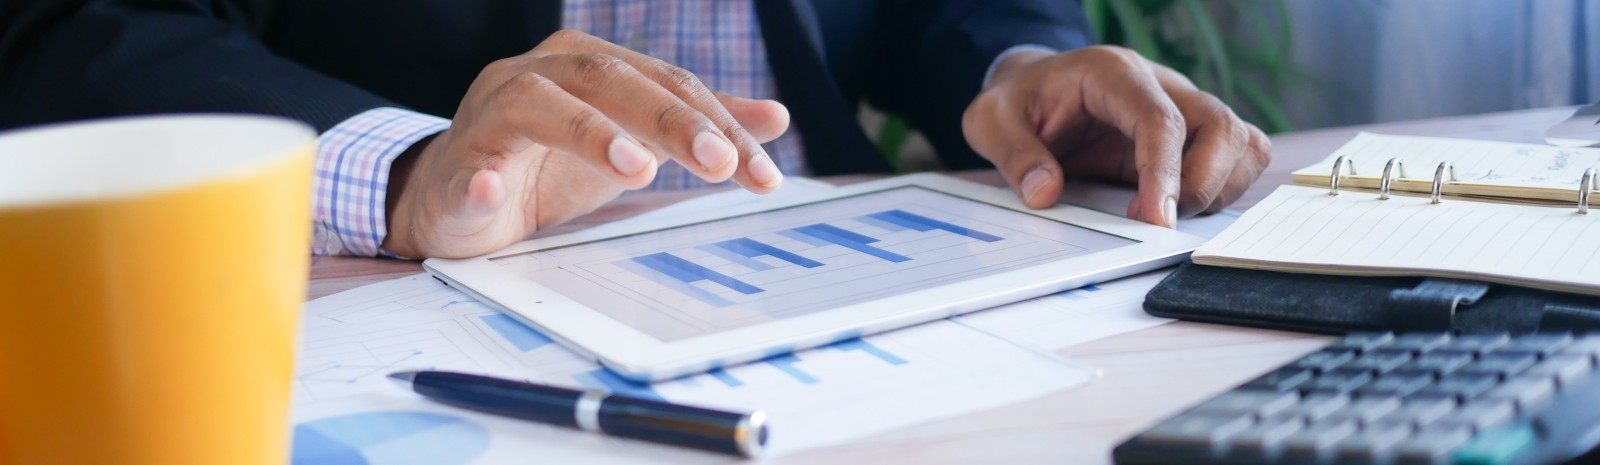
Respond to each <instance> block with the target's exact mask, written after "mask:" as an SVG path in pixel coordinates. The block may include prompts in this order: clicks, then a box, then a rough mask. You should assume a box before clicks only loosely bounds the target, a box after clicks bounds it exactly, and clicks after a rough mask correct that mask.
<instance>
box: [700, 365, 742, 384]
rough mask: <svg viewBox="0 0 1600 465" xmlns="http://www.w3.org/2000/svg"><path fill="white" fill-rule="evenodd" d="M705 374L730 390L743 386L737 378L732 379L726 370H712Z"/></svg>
mask: <svg viewBox="0 0 1600 465" xmlns="http://www.w3.org/2000/svg"><path fill="white" fill-rule="evenodd" d="M706 374H708V375H711V377H712V378H716V379H717V381H721V382H722V384H726V385H728V387H731V388H736V387H739V386H743V385H744V381H740V380H739V378H735V377H733V375H732V374H730V373H728V370H724V369H721V368H712V369H711V371H707V372H706Z"/></svg>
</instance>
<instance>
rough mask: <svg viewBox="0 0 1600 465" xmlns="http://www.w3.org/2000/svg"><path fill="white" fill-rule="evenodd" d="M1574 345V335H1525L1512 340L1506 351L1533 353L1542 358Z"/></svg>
mask: <svg viewBox="0 0 1600 465" xmlns="http://www.w3.org/2000/svg"><path fill="white" fill-rule="evenodd" d="M1571 343H1572V335H1571V334H1566V333H1557V334H1525V335H1522V336H1517V337H1516V339H1512V340H1511V343H1509V344H1506V347H1505V349H1504V350H1508V351H1516V352H1533V353H1537V354H1539V355H1541V356H1544V355H1550V354H1552V353H1555V352H1556V351H1558V350H1561V349H1563V348H1565V347H1566V346H1567V344H1571Z"/></svg>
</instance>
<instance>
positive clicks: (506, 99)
mask: <svg viewBox="0 0 1600 465" xmlns="http://www.w3.org/2000/svg"><path fill="white" fill-rule="evenodd" d="M490 98H491V99H492V101H493V103H491V104H490V105H489V107H488V111H489V112H491V114H494V115H497V116H498V118H493V119H491V120H492V121H497V122H499V124H494V125H490V126H489V129H488V131H489V133H488V134H485V135H484V137H483V138H481V139H479V140H481V141H483V142H482V143H483V144H485V145H484V147H483V148H482V149H481V150H482V151H485V152H491V153H492V152H507V153H516V152H520V151H521V150H523V149H525V148H526V147H528V146H529V145H530V144H532V143H534V142H537V143H539V144H541V145H544V146H546V147H549V148H551V149H554V150H556V151H558V152H563V153H567V154H572V155H574V156H576V157H577V158H579V159H582V160H584V161H585V162H587V163H588V164H589V165H590V167H592V168H595V170H596V171H597V172H600V173H604V174H606V175H607V176H608V177H610V178H611V179H613V180H615V181H616V182H618V183H619V184H621V185H622V186H624V187H627V188H633V189H636V188H640V187H644V186H645V185H648V184H650V181H651V180H652V179H654V178H655V172H656V157H655V155H654V154H653V153H651V152H650V151H649V150H648V149H646V148H645V147H644V146H643V145H641V144H640V143H639V141H638V140H637V139H634V138H633V137H632V136H630V135H628V133H626V132H624V131H623V129H622V128H621V127H620V126H618V125H617V123H615V122H613V121H612V120H611V119H610V118H607V117H606V115H604V114H602V113H600V111H599V110H596V109H595V108H594V107H592V106H589V104H587V103H584V102H583V101H582V100H579V99H578V98H577V97H574V96H572V94H569V93H567V92H566V91H564V90H562V89H561V87H559V86H557V85H556V84H555V83H554V82H552V81H550V80H549V79H548V78H545V77H544V76H541V75H539V74H537V73H532V72H525V73H522V74H518V75H516V76H514V77H512V78H511V79H510V80H508V81H506V83H505V84H503V85H501V86H500V88H498V89H496V90H495V92H494V95H492V96H491V97H490Z"/></svg>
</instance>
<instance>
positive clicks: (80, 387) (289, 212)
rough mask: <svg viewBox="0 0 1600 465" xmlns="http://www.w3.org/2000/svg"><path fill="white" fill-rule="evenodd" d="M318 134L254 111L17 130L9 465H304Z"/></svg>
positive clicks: (1, 403) (0, 197)
mask: <svg viewBox="0 0 1600 465" xmlns="http://www.w3.org/2000/svg"><path fill="white" fill-rule="evenodd" d="M315 138H316V134H315V132H314V131H313V130H312V129H311V128H310V127H307V126H306V125H304V124H301V123H298V122H293V121H289V120H285V119H279V118H271V117H262V116H239V115H184V116H158V117H135V118H120V119H109V120H100V121H91V122H82V123H69V124H61V125H54V126H46V127H41V128H36V129H24V130H19V131H13V132H10V133H0V463H3V464H96V465H100V464H137V465H145V464H149V465H155V464H161V465H178V464H207V465H212V464H272V465H282V464H284V463H287V462H288V449H289V439H288V435H289V433H288V431H289V430H288V415H289V392H290V383H291V382H292V377H293V361H294V346H295V339H296V337H295V334H296V331H297V329H298V324H299V323H298V322H299V309H300V305H301V304H302V302H303V301H304V300H305V285H306V272H307V265H306V260H307V257H308V253H307V251H308V250H309V249H310V242H311V238H310V234H311V227H310V224H311V220H310V218H311V217H310V203H311V201H310V193H311V169H312V168H311V154H312V150H313V147H314V144H315Z"/></svg>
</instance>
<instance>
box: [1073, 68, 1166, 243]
mask: <svg viewBox="0 0 1600 465" xmlns="http://www.w3.org/2000/svg"><path fill="white" fill-rule="evenodd" d="M1080 52H1088V53H1090V54H1089V55H1088V58H1087V59H1088V60H1089V63H1091V64H1094V65H1098V66H1099V67H1102V68H1104V69H1116V70H1120V71H1117V72H1108V73H1100V74H1093V75H1089V76H1086V77H1085V78H1084V81H1083V82H1082V83H1081V85H1082V87H1083V90H1082V93H1083V95H1084V97H1085V100H1084V107H1085V109H1086V110H1088V112H1089V114H1091V115H1093V116H1094V117H1096V118H1098V119H1100V120H1101V121H1105V122H1108V123H1110V124H1111V125H1112V126H1114V127H1116V128H1117V130H1118V131H1121V132H1122V134H1123V135H1125V136H1127V137H1128V138H1129V139H1132V140H1133V147H1134V149H1133V152H1134V166H1135V169H1137V170H1138V172H1139V193H1138V195H1136V196H1135V197H1134V199H1133V202H1132V203H1131V204H1129V205H1128V216H1130V217H1133V218H1136V219H1139V220H1142V221H1145V222H1147V223H1151V224H1156V225H1161V226H1167V227H1174V226H1176V225H1177V216H1178V192H1179V187H1180V186H1179V179H1180V176H1181V175H1182V159H1181V157H1182V154H1183V141H1184V136H1185V135H1186V131H1185V127H1184V121H1183V115H1182V114H1181V113H1180V112H1179V111H1178V109H1177V107H1176V105H1174V104H1173V103H1172V100H1171V99H1169V98H1168V97H1167V94H1166V92H1164V91H1163V90H1162V88H1161V86H1160V84H1159V83H1158V82H1157V81H1156V78H1155V76H1154V74H1153V73H1152V72H1151V69H1150V66H1149V64H1148V62H1147V61H1146V60H1145V59H1144V58H1142V57H1139V56H1138V55H1137V54H1134V53H1133V52H1131V51H1127V50H1125V49H1115V48H1107V47H1095V48H1088V49H1082V50H1080V51H1078V52H1073V53H1080Z"/></svg>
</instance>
